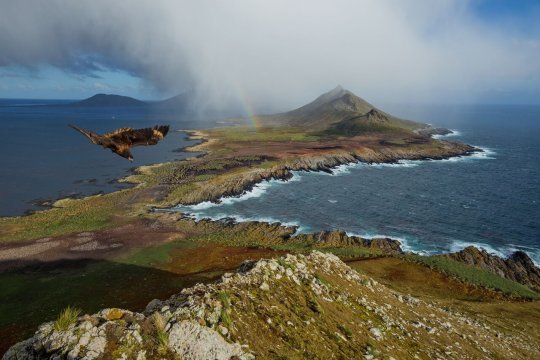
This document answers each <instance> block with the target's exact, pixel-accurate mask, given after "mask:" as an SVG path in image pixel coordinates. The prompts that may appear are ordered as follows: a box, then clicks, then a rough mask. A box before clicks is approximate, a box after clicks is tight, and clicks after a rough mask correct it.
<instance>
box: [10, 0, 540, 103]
mask: <svg viewBox="0 0 540 360" xmlns="http://www.w3.org/2000/svg"><path fill="white" fill-rule="evenodd" d="M0 49H1V50H0V98H51V99H81V98H86V97H89V96H91V95H93V94H96V93H115V94H121V95H128V96H133V97H136V98H139V99H147V100H155V99H162V98H166V97H169V96H172V95H176V94H179V93H182V92H184V91H191V92H192V93H194V94H196V97H197V99H198V101H199V102H200V103H201V104H204V106H209V107H213V108H218V109H219V108H227V107H229V106H234V104H243V106H244V107H250V108H253V109H255V110H254V111H256V109H288V108H290V107H294V106H299V105H302V104H303V103H305V102H307V101H309V100H312V99H313V98H314V97H316V96H317V95H319V94H321V93H323V92H325V91H328V90H330V89H332V88H334V87H335V86H336V85H338V84H340V85H342V86H344V87H345V88H347V89H349V90H351V91H353V92H354V93H356V94H357V95H359V96H361V97H364V98H366V99H367V100H369V101H370V102H374V103H504V104H540V1H538V0H535V1H528V0H520V1H515V0H506V1H503V0H439V1H433V0H328V1H320V0H296V1H291V0H272V1H259V0H229V1H217V0H216V1H208V0H197V1H181V0H180V1H172V0H140V1H136V2H135V1H128V0H115V1H104V0H92V1H86V0H80V1H69V0H48V1H40V0H17V1H10V0H0ZM201 106H202V105H201Z"/></svg>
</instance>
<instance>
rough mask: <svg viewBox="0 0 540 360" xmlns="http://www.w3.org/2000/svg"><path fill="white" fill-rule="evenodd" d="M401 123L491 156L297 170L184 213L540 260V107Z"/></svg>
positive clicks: (422, 111) (447, 109)
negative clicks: (447, 133) (443, 131)
mask: <svg viewBox="0 0 540 360" xmlns="http://www.w3.org/2000/svg"><path fill="white" fill-rule="evenodd" d="M386 109H387V110H388V111H389V112H391V113H393V114H396V115H398V116H401V117H405V118H409V119H414V120H418V121H423V122H426V123H431V124H433V125H434V126H443V127H447V128H450V129H454V130H455V132H454V134H453V136H451V137H446V139H448V140H458V141H463V142H465V143H468V144H472V145H475V146H477V147H480V148H483V149H484V152H483V153H479V154H475V155H473V156H469V157H458V158H452V159H448V160H441V161H402V162H400V163H399V164H375V165H367V164H352V165H343V166H340V167H338V168H337V169H335V171H334V174H333V175H328V174H326V173H322V172H319V173H313V172H311V173H308V172H296V173H295V176H294V178H293V179H294V180H295V181H289V182H284V181H274V180H273V181H270V182H266V183H263V184H260V185H257V186H256V187H255V188H254V189H253V191H251V192H249V193H247V194H244V195H243V196H240V197H237V198H230V199H224V201H222V202H221V204H213V203H202V204H199V205H195V206H185V207H184V206H180V207H178V208H177V209H176V210H178V211H183V212H188V213H191V214H192V215H193V216H195V217H197V218H212V219H219V218H224V217H233V218H236V219H237V220H238V221H245V220H262V221H270V222H274V221H279V222H282V223H285V224H290V225H296V226H298V227H299V230H298V231H299V232H314V231H319V230H332V229H341V230H344V231H346V232H347V233H349V234H356V235H361V236H365V237H376V236H389V237H392V238H396V239H399V240H400V241H401V242H402V245H403V247H404V248H405V250H412V251H416V252H419V253H425V254H433V253H440V252H446V251H456V250H459V249H462V248H463V247H465V246H467V245H476V246H479V247H482V248H484V249H486V250H488V251H489V252H492V253H497V254H499V255H503V256H504V255H508V254H510V253H511V252H513V251H515V250H523V251H525V252H527V253H528V254H529V255H530V256H532V258H533V259H534V260H535V262H537V263H539V262H540V208H539V205H540V106H500V105H485V106H472V105H471V106H394V107H390V108H388V107H386Z"/></svg>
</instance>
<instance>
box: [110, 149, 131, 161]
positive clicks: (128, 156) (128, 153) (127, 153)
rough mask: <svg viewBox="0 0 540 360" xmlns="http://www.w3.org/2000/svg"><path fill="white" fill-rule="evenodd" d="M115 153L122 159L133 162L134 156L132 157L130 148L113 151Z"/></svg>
mask: <svg viewBox="0 0 540 360" xmlns="http://www.w3.org/2000/svg"><path fill="white" fill-rule="evenodd" d="M113 152H115V153H116V154H118V155H120V156H121V157H123V158H125V159H128V160H129V161H133V155H131V151H129V148H124V149H122V148H116V149H113Z"/></svg>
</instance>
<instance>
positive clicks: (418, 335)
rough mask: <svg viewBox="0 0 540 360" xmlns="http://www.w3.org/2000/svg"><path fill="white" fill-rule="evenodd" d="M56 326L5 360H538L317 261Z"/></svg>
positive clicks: (515, 342) (505, 335)
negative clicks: (338, 359)
mask: <svg viewBox="0 0 540 360" xmlns="http://www.w3.org/2000/svg"><path fill="white" fill-rule="evenodd" d="M60 320H61V319H59V320H57V321H56V322H50V323H46V324H43V325H41V326H40V328H39V329H38V331H37V332H36V334H35V335H34V336H33V337H32V338H30V339H28V340H25V341H23V342H20V343H18V344H16V345H15V346H13V347H12V348H11V349H10V350H9V351H8V352H7V353H6V354H5V355H4V357H3V359H6V360H7V359H47V358H68V359H79V358H82V359H103V358H124V359H128V358H129V359H157V358H171V359H175V358H176V359H180V358H181V359H208V358H212V359H232V358H235V359H253V358H285V357H287V358H313V359H319V358H321V359H328V358H332V357H341V358H348V359H352V358H355V359H356V358H364V359H374V358H397V359H404V358H414V357H416V356H419V357H420V358H441V359H444V358H461V357H464V356H466V357H467V358H502V357H505V358H506V357H510V358H516V359H519V358H523V359H525V358H528V359H530V358H538V357H540V346H539V345H538V343H536V342H535V341H534V339H532V338H529V336H530V334H525V333H511V332H509V331H508V330H507V329H504V328H497V327H496V326H494V325H493V324H489V323H487V322H486V321H487V320H485V319H480V318H475V317H473V315H465V314H463V313H459V312H457V311H455V310H450V309H448V308H446V307H440V306H438V305H437V304H436V303H431V302H427V301H423V300H419V299H416V298H414V297H412V296H410V295H407V294H403V293H399V292H396V291H393V290H391V289H389V288H387V287H386V286H384V285H382V284H380V283H378V282H376V281H374V280H373V279H371V278H369V277H367V276H364V275H361V274H359V273H358V272H356V271H355V270H353V269H351V268H350V267H349V266H348V265H346V264H345V263H344V262H342V261H341V260H340V259H339V258H338V257H336V256H334V255H330V254H324V253H321V252H317V251H314V252H312V253H311V254H309V255H307V256H305V255H286V256H284V257H281V258H278V259H271V260H259V261H256V262H254V261H252V262H250V261H248V262H245V263H243V264H242V266H241V267H240V268H239V269H238V271H237V272H236V273H229V274H225V275H224V276H223V277H222V278H221V280H220V281H219V282H217V283H213V284H208V285H201V284H199V285H196V286H194V287H192V288H187V289H184V290H182V291H181V292H180V293H179V294H176V295H174V296H172V297H171V298H169V299H168V300H165V301H161V300H153V301H152V302H150V303H149V304H148V306H147V307H146V310H145V311H144V312H143V313H135V312H131V311H127V310H122V309H105V310H102V311H100V312H98V313H97V314H94V315H84V316H82V317H78V318H74V319H73V320H72V321H71V322H69V323H66V322H65V321H64V322H62V321H60ZM64 320H65V319H64ZM59 321H60V322H59ZM535 354H536V355H535Z"/></svg>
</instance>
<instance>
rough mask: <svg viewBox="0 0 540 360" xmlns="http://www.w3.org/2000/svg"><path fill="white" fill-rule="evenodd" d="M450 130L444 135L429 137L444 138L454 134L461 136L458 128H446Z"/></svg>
mask: <svg viewBox="0 0 540 360" xmlns="http://www.w3.org/2000/svg"><path fill="white" fill-rule="evenodd" d="M448 130H450V131H451V133H449V134H446V135H432V136H431V137H432V138H433V139H440V138H445V137H454V136H461V135H462V134H461V132H460V131H458V130H452V129H448Z"/></svg>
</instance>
